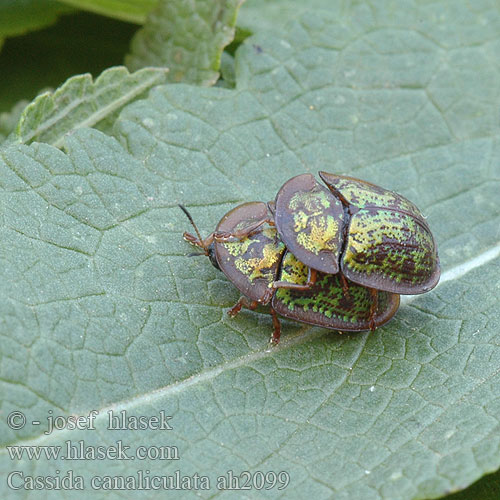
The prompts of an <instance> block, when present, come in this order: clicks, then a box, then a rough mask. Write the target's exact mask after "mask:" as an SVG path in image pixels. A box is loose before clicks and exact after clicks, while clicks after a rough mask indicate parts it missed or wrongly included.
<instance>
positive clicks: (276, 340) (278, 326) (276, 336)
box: [269, 306, 281, 345]
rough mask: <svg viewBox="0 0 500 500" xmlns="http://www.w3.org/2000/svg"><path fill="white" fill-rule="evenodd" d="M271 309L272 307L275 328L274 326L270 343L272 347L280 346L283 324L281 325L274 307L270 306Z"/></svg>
mask: <svg viewBox="0 0 500 500" xmlns="http://www.w3.org/2000/svg"><path fill="white" fill-rule="evenodd" d="M269 307H270V312H271V316H272V318H273V326H274V330H273V336H272V337H271V340H270V341H269V343H270V344H271V345H278V344H279V341H280V336H281V324H280V320H279V319H278V315H277V314H276V311H275V310H274V309H273V306H269Z"/></svg>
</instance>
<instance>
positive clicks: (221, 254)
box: [179, 202, 399, 344]
mask: <svg viewBox="0 0 500 500" xmlns="http://www.w3.org/2000/svg"><path fill="white" fill-rule="evenodd" d="M179 206H180V208H181V209H182V210H183V211H184V213H185V214H186V215H187V217H188V218H189V220H190V222H191V224H192V225H193V227H194V229H195V231H196V236H194V235H192V234H189V233H187V232H185V233H184V239H185V240H186V241H188V242H190V243H191V244H193V245H195V246H197V247H199V248H201V249H202V250H203V251H204V253H205V255H207V256H208V257H209V258H210V261H211V262H212V264H213V265H214V266H215V267H216V268H218V269H220V270H221V271H222V272H223V273H224V274H225V275H226V276H227V278H228V279H229V280H230V281H231V282H232V283H233V284H234V285H235V286H236V287H237V288H238V289H239V290H240V292H241V293H242V294H243V295H242V297H241V298H240V300H239V301H238V302H237V303H236V304H235V306H234V307H232V308H231V309H230V310H229V311H228V314H229V315H230V316H235V315H236V314H237V313H238V312H239V311H240V310H241V308H242V307H246V308H248V309H250V310H253V309H255V308H256V307H257V306H259V305H268V306H269V311H270V313H271V315H272V319H273V326H274V330H273V335H272V337H271V343H273V344H277V343H278V342H279V338H280V331H281V327H280V322H279V319H278V314H280V315H282V316H284V317H287V318H290V319H294V320H296V321H300V322H303V323H309V324H313V325H318V326H322V327H325V328H330V329H334V330H345V331H363V330H369V329H371V330H373V329H375V328H376V327H378V326H380V325H382V324H384V323H386V322H387V321H389V320H390V319H391V318H392V317H393V316H394V314H395V313H396V311H397V309H398V307H399V295H398V294H395V293H391V292H387V291H378V290H374V289H370V288H367V287H365V286H362V285H358V284H356V283H353V282H351V281H349V280H347V279H346V278H345V277H343V275H342V273H337V274H326V273H322V272H321V271H317V270H316V269H313V268H311V267H308V266H306V265H304V263H303V262H301V261H299V260H298V259H297V258H296V257H295V256H294V255H293V253H292V252H291V251H289V250H287V249H286V247H285V244H284V243H283V241H282V240H281V238H280V236H279V234H278V231H277V230H276V228H275V227H274V217H275V210H276V209H275V206H274V204H273V203H268V204H266V203H262V202H250V203H244V204H242V205H239V206H237V207H236V208H234V209H233V210H231V211H230V212H228V213H227V214H226V215H224V217H222V219H221V220H220V222H219V224H218V225H217V227H216V230H215V231H214V232H213V233H211V234H210V235H209V236H208V237H207V238H205V239H203V238H202V237H201V235H200V233H199V231H198V228H197V227H196V225H195V223H194V221H193V219H192V217H191V215H190V214H189V212H188V211H187V210H186V208H184V207H183V206H182V205H179ZM278 278H279V279H278Z"/></svg>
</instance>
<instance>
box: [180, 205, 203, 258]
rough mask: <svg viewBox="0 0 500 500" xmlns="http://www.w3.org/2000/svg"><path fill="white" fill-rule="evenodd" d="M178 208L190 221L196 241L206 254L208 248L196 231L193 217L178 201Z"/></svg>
mask: <svg viewBox="0 0 500 500" xmlns="http://www.w3.org/2000/svg"><path fill="white" fill-rule="evenodd" d="M178 205H179V208H180V209H181V210H182V211H183V212H184V213H185V214H186V217H187V218H188V219H189V222H191V225H192V226H193V227H194V230H195V231H196V236H198V241H199V245H198V246H200V247H201V248H203V250H204V251H205V255H208V248H206V247H205V245H204V244H203V238H202V237H201V234H200V231H198V228H197V227H196V224H195V223H194V220H193V217H191V214H190V213H189V212H188V210H187V208H186V207H185V206H183V205H181V204H180V203H179V204H178ZM184 234H186V233H184ZM195 255H196V254H195Z"/></svg>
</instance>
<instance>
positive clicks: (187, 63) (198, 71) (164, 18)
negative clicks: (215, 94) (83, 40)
mask: <svg viewBox="0 0 500 500" xmlns="http://www.w3.org/2000/svg"><path fill="white" fill-rule="evenodd" d="M242 2H243V0H211V1H210V2H206V1H203V0H194V1H192V2H184V1H183V0H161V1H160V2H159V3H158V7H157V8H156V9H155V10H154V11H153V12H152V13H151V15H150V16H149V17H148V21H147V22H146V24H145V26H144V27H143V28H142V29H141V30H140V31H139V32H138V33H137V35H136V36H135V37H134V39H133V40H132V48H131V53H130V54H129V55H128V56H127V57H126V59H125V63H126V64H127V66H128V67H129V68H131V69H133V70H136V69H139V68H142V67H144V66H167V67H168V68H170V74H169V77H168V78H169V81H171V82H185V83H196V84H200V85H206V86H210V85H213V84H214V83H215V82H216V81H217V78H218V77H219V72H218V71H219V66H220V58H221V53H222V50H223V49H224V47H225V46H226V45H227V44H228V43H230V42H231V41H232V39H233V37H234V26H235V23H236V15H237V13H238V9H239V7H240V5H241V3H242Z"/></svg>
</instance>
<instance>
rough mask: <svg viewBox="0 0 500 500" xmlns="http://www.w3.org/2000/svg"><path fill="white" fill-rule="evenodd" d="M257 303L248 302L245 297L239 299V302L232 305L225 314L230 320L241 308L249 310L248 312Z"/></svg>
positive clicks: (253, 301) (254, 301)
mask: <svg viewBox="0 0 500 500" xmlns="http://www.w3.org/2000/svg"><path fill="white" fill-rule="evenodd" d="M258 305H259V303H258V302H257V301H256V300H252V301H249V300H248V299H247V298H246V297H244V296H243V297H240V300H238V302H236V304H234V306H233V307H231V309H229V311H228V312H227V314H228V315H229V316H231V318H234V317H235V316H236V315H237V314H238V313H239V312H240V311H241V308H242V307H245V308H246V309H250V311H253V310H254V309H255V308H256V307H257V306H258Z"/></svg>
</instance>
